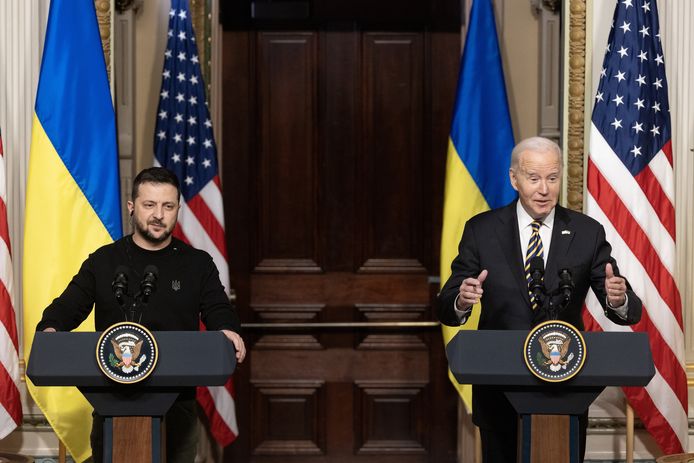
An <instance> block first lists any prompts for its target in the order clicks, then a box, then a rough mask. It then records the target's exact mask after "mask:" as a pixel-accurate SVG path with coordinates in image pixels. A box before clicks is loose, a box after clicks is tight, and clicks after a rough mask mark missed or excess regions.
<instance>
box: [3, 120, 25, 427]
mask: <svg viewBox="0 0 694 463" xmlns="http://www.w3.org/2000/svg"><path fill="white" fill-rule="evenodd" d="M6 174H7V172H6V170H5V155H4V153H3V150H2V134H1V133H0V439H2V438H3V437H5V436H7V435H8V434H9V433H11V432H12V431H13V430H14V429H15V428H16V427H17V426H19V425H20V424H21V423H22V404H21V401H20V398H19V355H18V354H17V353H18V352H19V347H18V341H17V340H18V338H17V324H16V323H15V317H14V304H13V303H12V299H13V298H12V248H11V247H10V232H9V227H8V224H7V185H6V183H5V179H6V178H7V177H6Z"/></svg>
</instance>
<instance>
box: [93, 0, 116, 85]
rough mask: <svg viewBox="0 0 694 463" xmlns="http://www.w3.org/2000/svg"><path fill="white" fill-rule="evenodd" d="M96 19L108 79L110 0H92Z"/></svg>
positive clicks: (109, 76) (110, 78)
mask: <svg viewBox="0 0 694 463" xmlns="http://www.w3.org/2000/svg"><path fill="white" fill-rule="evenodd" d="M94 7H95V8H96V19H97V21H98V22H99V34H100V35H101V47H102V48H103V49H104V59H105V60H106V73H107V74H108V80H109V81H112V80H113V79H112V77H111V2H110V0H94Z"/></svg>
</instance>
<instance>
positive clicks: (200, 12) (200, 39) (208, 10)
mask: <svg viewBox="0 0 694 463" xmlns="http://www.w3.org/2000/svg"><path fill="white" fill-rule="evenodd" d="M190 15H191V17H192V22H193V29H194V30H195V42H196V43H197V45H198V59H199V61H200V71H201V72H202V76H203V79H205V86H206V89H207V99H208V101H209V97H210V51H211V45H212V29H211V27H212V26H211V19H212V5H211V1H210V0H190Z"/></svg>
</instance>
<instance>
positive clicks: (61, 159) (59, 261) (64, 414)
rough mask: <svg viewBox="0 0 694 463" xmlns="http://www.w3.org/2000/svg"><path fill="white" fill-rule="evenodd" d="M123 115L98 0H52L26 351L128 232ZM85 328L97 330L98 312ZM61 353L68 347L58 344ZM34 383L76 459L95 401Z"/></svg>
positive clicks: (33, 188) (36, 137)
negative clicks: (75, 285) (106, 248)
mask: <svg viewBox="0 0 694 463" xmlns="http://www.w3.org/2000/svg"><path fill="white" fill-rule="evenodd" d="M115 127H116V125H115V115H114V111H113V104H112V102H111V94H110V89H109V83H108V76H107V74H106V65H105V62H104V53H103V49H102V48H101V37H100V34H99V28H98V24H97V19H96V12H95V10H94V2H93V0H52V1H51V6H50V12H49V16H48V26H47V30H46V40H45V45H44V50H43V59H42V62H41V72H40V75H39V85H38V90H37V95H36V106H35V114H34V120H33V128H32V140H31V154H30V159H29V177H28V181H27V193H26V220H25V228H24V278H23V280H24V358H25V359H28V356H29V350H30V348H31V343H32V340H33V338H34V330H35V327H36V324H37V323H38V322H39V320H40V319H41V314H42V312H43V309H44V308H45V307H46V306H47V305H48V304H50V302H51V301H52V300H53V299H54V298H55V297H56V296H58V295H59V294H60V293H61V292H62V291H63V289H64V288H65V287H66V286H67V284H68V282H69V281H70V279H71V277H72V276H73V275H74V274H75V273H77V271H78V270H79V267H80V265H81V264H82V261H83V260H84V259H85V258H86V257H87V256H88V255H89V253H90V252H93V251H94V250H95V249H96V248H98V247H99V246H101V245H103V244H106V243H109V242H112V241H113V240H115V239H117V238H119V237H120V236H121V235H122V228H121V221H120V193H119V176H118V157H117V150H116V131H115ZM78 329H80V330H88V331H93V330H94V322H93V317H90V318H89V319H88V320H86V321H85V322H84V323H83V324H82V325H81V326H80V328H78ZM56 355H60V353H56ZM27 386H28V389H29V391H30V393H31V395H32V397H33V398H34V400H35V401H36V403H37V404H38V406H39V407H40V408H41V410H42V411H43V412H44V414H45V415H46V418H47V419H48V421H49V423H50V424H51V426H52V427H53V429H54V430H55V432H56V434H57V435H58V437H59V438H60V440H61V441H63V443H64V444H65V446H66V447H67V449H68V451H69V452H70V454H71V455H72V456H73V458H74V459H75V460H76V461H83V460H85V459H86V458H88V457H89V456H90V455H91V449H90V446H89V432H90V429H91V421H92V419H91V407H90V406H89V404H88V403H87V401H86V400H85V399H84V397H83V396H82V395H81V394H80V393H79V392H78V390H77V389H76V388H36V387H35V386H34V385H33V384H31V381H30V380H29V379H28V378H27Z"/></svg>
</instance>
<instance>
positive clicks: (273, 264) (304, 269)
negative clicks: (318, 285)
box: [253, 259, 323, 273]
mask: <svg viewBox="0 0 694 463" xmlns="http://www.w3.org/2000/svg"><path fill="white" fill-rule="evenodd" d="M253 270H254V271H256V272H258V273H321V272H322V271H323V270H322V269H321V268H320V266H319V265H318V264H317V263H316V262H315V261H314V260H313V259H263V260H261V261H260V262H259V263H258V265H257V266H256V267H255V269H253Z"/></svg>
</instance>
